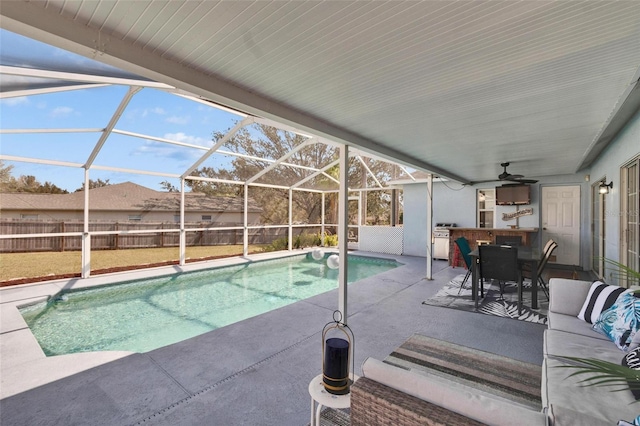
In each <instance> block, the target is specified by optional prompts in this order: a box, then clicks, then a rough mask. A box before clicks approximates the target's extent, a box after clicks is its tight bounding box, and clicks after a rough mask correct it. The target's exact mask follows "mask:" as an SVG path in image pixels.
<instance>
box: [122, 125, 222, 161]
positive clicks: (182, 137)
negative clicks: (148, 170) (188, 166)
mask: <svg viewBox="0 0 640 426" xmlns="http://www.w3.org/2000/svg"><path fill="white" fill-rule="evenodd" d="M163 137H164V138H165V139H170V140H174V141H177V142H183V143H188V144H191V145H199V146H204V147H208V146H211V144H212V142H211V141H210V140H207V139H205V138H201V137H199V136H191V135H187V134H185V133H183V132H179V133H165V135H164V136H163ZM203 153H204V151H202V150H199V149H192V148H185V147H180V146H175V145H170V144H166V143H162V142H156V141H149V140H148V141H145V143H144V145H142V146H141V147H139V148H137V149H136V150H135V151H134V153H133V154H134V155H142V154H144V155H152V156H154V157H157V158H169V159H172V160H177V161H180V162H193V161H195V160H196V159H198V158H200V156H202V155H203Z"/></svg>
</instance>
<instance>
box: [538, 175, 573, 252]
mask: <svg viewBox="0 0 640 426" xmlns="http://www.w3.org/2000/svg"><path fill="white" fill-rule="evenodd" d="M541 215H542V244H543V245H544V244H545V243H546V242H547V241H548V240H549V239H550V238H552V239H553V240H554V241H555V242H557V243H558V248H557V249H556V250H555V252H553V255H554V257H555V259H554V258H553V257H552V258H551V259H549V262H554V263H559V264H562V265H579V264H580V187H579V186H578V185H575V186H543V187H542V208H541Z"/></svg>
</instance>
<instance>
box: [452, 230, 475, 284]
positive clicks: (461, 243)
mask: <svg viewBox="0 0 640 426" xmlns="http://www.w3.org/2000/svg"><path fill="white" fill-rule="evenodd" d="M455 243H456V245H457V246H458V250H460V254H461V255H462V259H464V264H465V265H466V266H467V274H466V275H465V276H464V279H463V280H462V284H460V289H459V290H458V294H460V292H461V291H462V288H463V287H464V283H465V282H467V280H468V279H469V275H471V268H472V267H473V263H472V259H471V256H470V255H469V253H471V247H469V241H467V239H466V238H465V237H460V238H458V239H456V240H455Z"/></svg>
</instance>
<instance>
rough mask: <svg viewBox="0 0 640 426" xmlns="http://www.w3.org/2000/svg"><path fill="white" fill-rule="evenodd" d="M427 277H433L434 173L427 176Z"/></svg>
mask: <svg viewBox="0 0 640 426" xmlns="http://www.w3.org/2000/svg"><path fill="white" fill-rule="evenodd" d="M426 222H427V223H426V227H427V277H426V278H427V279H428V280H431V279H433V274H432V268H433V175H432V174H429V175H428V176H427V221H426Z"/></svg>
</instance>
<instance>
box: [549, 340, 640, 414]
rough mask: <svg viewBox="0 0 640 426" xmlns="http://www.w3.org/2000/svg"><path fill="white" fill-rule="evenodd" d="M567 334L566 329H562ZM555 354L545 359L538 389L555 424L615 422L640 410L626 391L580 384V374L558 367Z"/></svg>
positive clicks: (560, 365) (561, 363)
mask: <svg viewBox="0 0 640 426" xmlns="http://www.w3.org/2000/svg"><path fill="white" fill-rule="evenodd" d="M565 334H568V333H565ZM574 336H575V335H574ZM620 358H622V357H620ZM563 365H566V364H564V363H563V362H561V361H559V360H557V359H555V358H547V359H545V361H544V363H543V365H542V368H543V379H544V380H545V382H546V383H545V382H543V386H542V390H543V392H544V391H546V396H545V395H543V401H544V400H545V399H546V400H547V401H548V403H549V404H550V405H551V410H550V416H551V418H552V420H555V423H554V424H556V425H559V426H573V425H575V426H586V425H588V426H599V425H603V426H604V425H608V426H613V425H615V424H616V423H617V422H618V420H627V421H632V420H633V419H634V418H635V417H636V416H637V415H638V411H639V410H640V408H639V406H638V404H636V403H635V400H634V398H633V395H632V394H631V392H630V391H627V390H624V391H620V392H613V391H612V388H611V387H602V386H587V387H585V386H582V384H580V383H579V381H580V380H581V379H580V377H569V375H570V374H571V373H572V372H573V371H572V369H570V368H564V367H562V366H563Z"/></svg>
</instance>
